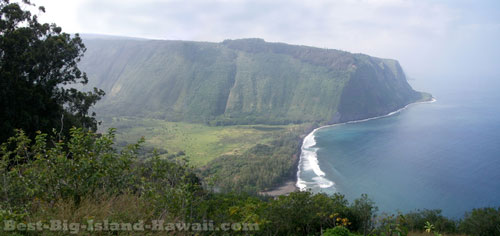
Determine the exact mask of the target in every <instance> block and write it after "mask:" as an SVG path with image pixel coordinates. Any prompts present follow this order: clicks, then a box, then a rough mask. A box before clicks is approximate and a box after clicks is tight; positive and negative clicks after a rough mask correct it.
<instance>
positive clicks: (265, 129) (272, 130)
mask: <svg viewBox="0 0 500 236" xmlns="http://www.w3.org/2000/svg"><path fill="white" fill-rule="evenodd" d="M111 127H116V128H117V129H118V130H117V134H116V140H117V144H118V145H125V144H127V143H134V142H135V140H137V139H139V138H141V137H142V136H144V137H145V143H144V145H145V148H149V149H151V148H155V149H157V150H163V153H161V156H162V157H172V158H173V155H174V154H177V153H179V152H181V151H182V152H184V153H185V155H186V156H187V158H188V159H189V163H190V164H192V165H194V166H196V167H202V166H204V165H205V164H207V163H208V162H210V161H212V160H214V159H216V158H218V157H220V156H222V155H232V154H241V153H243V152H245V151H247V150H248V149H250V148H252V147H253V146H255V145H257V144H266V145H269V144H271V142H272V141H273V140H274V139H276V138H279V134H280V133H286V132H297V133H298V132H299V130H300V126H299V125H287V126H269V125H240V126H217V127H214V126H207V125H204V124H194V123H185V122H168V121H164V120H158V119H145V118H136V117H114V118H110V119H104V120H103V122H102V125H101V126H100V129H102V130H105V129H107V128H111ZM164 150H168V151H169V152H168V153H165V152H164Z"/></svg>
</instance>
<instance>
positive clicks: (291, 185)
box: [260, 180, 299, 197]
mask: <svg viewBox="0 0 500 236" xmlns="http://www.w3.org/2000/svg"><path fill="white" fill-rule="evenodd" d="M295 182H296V181H293V180H290V181H287V182H285V183H284V184H283V185H281V186H279V187H277V188H275V189H272V190H269V191H265V192H260V194H262V195H268V196H273V197H276V196H281V195H287V194H289V193H291V192H295V191H298V190H299V189H298V188H297V187H296V186H295Z"/></svg>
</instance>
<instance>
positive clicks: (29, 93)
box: [0, 0, 104, 143]
mask: <svg viewBox="0 0 500 236" xmlns="http://www.w3.org/2000/svg"><path fill="white" fill-rule="evenodd" d="M20 4H21V5H23V6H26V7H29V8H32V7H35V5H34V4H32V3H31V2H30V0H23V1H22V3H10V1H9V0H0V106H1V107H2V112H1V113H0V143H1V142H4V141H6V140H7V138H8V137H10V136H12V135H13V134H14V129H23V130H24V131H25V132H26V134H27V135H28V136H29V137H31V138H33V137H34V136H35V134H36V132H37V131H42V132H46V133H49V132H51V131H52V129H56V130H57V132H58V134H59V135H60V136H66V135H67V134H69V130H70V128H71V127H72V126H76V127H82V128H85V129H89V130H95V129H96V128H97V122H96V119H95V114H94V113H92V114H91V115H89V109H90V107H92V106H93V105H94V104H95V103H96V102H97V101H98V100H99V99H100V98H101V97H102V96H104V92H103V91H102V90H99V89H96V88H94V90H93V91H91V92H82V91H79V90H77V89H75V88H72V87H71V85H74V84H79V83H80V84H86V83H87V82H88V79H87V75H86V74H85V73H84V72H82V71H80V70H79V69H78V65H77V64H78V62H79V61H80V59H81V58H82V56H83V53H84V52H85V46H84V44H83V42H82V39H81V38H80V37H79V35H78V34H77V35H74V36H71V35H69V34H67V33H63V32H62V30H61V28H60V27H58V26H57V25H55V24H46V23H44V24H42V23H39V22H38V17H37V15H36V14H35V15H33V14H31V12H30V11H26V10H23V8H22V7H21V5H20ZM39 10H40V12H45V9H44V8H43V7H39Z"/></svg>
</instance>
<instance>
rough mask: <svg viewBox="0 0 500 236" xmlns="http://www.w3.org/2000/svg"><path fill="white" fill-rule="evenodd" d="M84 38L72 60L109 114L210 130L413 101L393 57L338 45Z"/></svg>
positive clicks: (360, 112) (339, 116)
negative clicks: (79, 55) (80, 54)
mask: <svg viewBox="0 0 500 236" xmlns="http://www.w3.org/2000/svg"><path fill="white" fill-rule="evenodd" d="M85 44H86V45H87V47H88V51H87V53H86V54H85V57H84V58H83V60H82V62H81V63H80V66H81V67H82V68H83V69H84V70H85V71H87V72H88V73H89V77H90V78H92V79H91V80H90V84H91V85H92V86H97V87H100V88H103V89H104V90H105V91H106V92H107V94H108V96H106V97H105V98H103V101H102V102H100V103H99V104H97V105H96V109H97V111H98V112H99V114H106V115H108V116H140V117H148V118H157V119H165V120H168V121H187V122H197V123H204V124H209V125H212V126H220V125H248V124H272V125H286V124H290V123H294V124H296V123H304V122H321V123H331V122H339V121H346V120H349V119H353V118H355V117H359V118H367V117H368V116H375V115H381V114H386V113H388V112H390V111H393V110H395V109H397V108H400V107H402V106H404V105H406V104H408V103H410V102H413V101H416V100H418V99H419V98H420V94H419V93H417V92H415V91H413V90H412V89H411V87H410V86H409V85H408V83H407V82H406V78H405V76H404V73H403V72H402V69H401V68H400V66H399V64H398V63H397V62H395V61H392V60H385V59H378V58H372V57H368V56H366V55H360V54H351V53H347V52H342V51H337V50H325V49H319V48H313V47H304V46H294V45H287V44H280V43H267V42H264V41H263V40H253V39H243V40H227V41H224V42H223V43H206V42H184V41H148V40H143V41H140V40H113V39H88V40H85ZM346 88H348V90H346ZM145 92H147V93H148V96H142V95H143V94H144V93H145ZM360 96H361V97H360ZM354 100H359V101H361V104H359V103H355V102H353V101H354ZM341 108H342V109H341Z"/></svg>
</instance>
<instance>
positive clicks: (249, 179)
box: [201, 126, 308, 192]
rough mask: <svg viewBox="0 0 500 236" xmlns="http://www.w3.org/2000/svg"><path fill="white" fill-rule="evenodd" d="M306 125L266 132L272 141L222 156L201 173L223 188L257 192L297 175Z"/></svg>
mask: <svg viewBox="0 0 500 236" xmlns="http://www.w3.org/2000/svg"><path fill="white" fill-rule="evenodd" d="M307 128H308V126H301V127H297V128H296V129H291V130H287V131H281V132H273V133H269V134H270V137H268V138H270V139H271V140H272V141H271V142H269V143H267V144H256V145H254V146H253V147H251V148H249V149H247V150H244V151H243V152H241V153H235V154H232V155H229V154H226V155H223V156H221V157H220V158H217V159H215V160H213V161H211V162H209V163H208V165H207V166H206V167H205V168H203V170H202V172H201V174H202V176H204V177H205V178H212V179H214V180H215V185H216V187H218V188H219V189H220V190H223V191H238V192H240V191H244V192H259V191H264V190H268V189H270V188H272V187H275V186H277V185H279V184H282V183H283V182H285V181H286V180H289V179H290V178H293V176H294V175H295V174H296V164H297V163H298V157H299V152H298V150H299V149H300V138H299V134H301V133H304V131H305V130H306V129H307Z"/></svg>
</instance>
